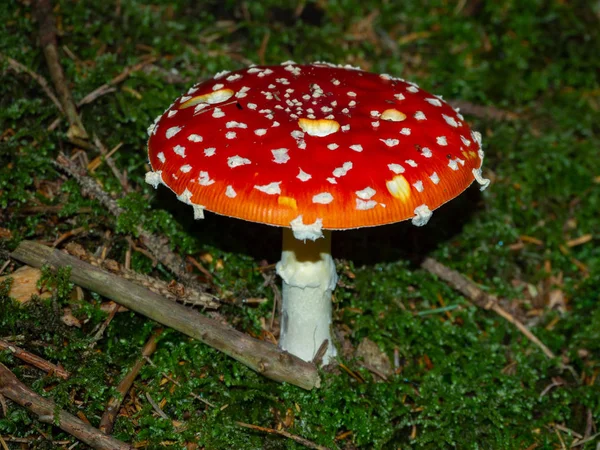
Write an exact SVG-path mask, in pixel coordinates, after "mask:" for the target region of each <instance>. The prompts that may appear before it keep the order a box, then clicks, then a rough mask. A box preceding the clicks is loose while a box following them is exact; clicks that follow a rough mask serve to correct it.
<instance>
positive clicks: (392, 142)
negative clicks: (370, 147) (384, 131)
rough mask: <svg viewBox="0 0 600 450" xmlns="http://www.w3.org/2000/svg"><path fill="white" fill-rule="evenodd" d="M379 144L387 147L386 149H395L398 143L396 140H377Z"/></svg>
mask: <svg viewBox="0 0 600 450" xmlns="http://www.w3.org/2000/svg"><path fill="white" fill-rule="evenodd" d="M379 140H380V141H381V142H383V143H384V144H385V145H387V146H388V147H395V146H396V145H398V144H399V143H400V141H399V140H398V139H379Z"/></svg>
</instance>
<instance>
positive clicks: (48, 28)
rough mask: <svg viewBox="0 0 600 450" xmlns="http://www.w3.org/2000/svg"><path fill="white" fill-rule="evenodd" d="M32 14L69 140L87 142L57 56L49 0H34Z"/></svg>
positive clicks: (54, 21) (53, 19) (53, 18)
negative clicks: (67, 124) (66, 123)
mask: <svg viewBox="0 0 600 450" xmlns="http://www.w3.org/2000/svg"><path fill="white" fill-rule="evenodd" d="M33 14H34V16H35V18H36V20H37V23H38V26H39V35H40V45H41V47H42V50H43V52H44V56H45V57H46V63H47V64H48V69H49V70H50V76H51V77H52V81H53V83H54V88H55V89H56V92H57V93H58V98H59V99H60V103H61V105H62V108H63V111H64V113H65V115H66V116H67V120H68V121H69V131H68V132H67V135H68V136H69V138H78V139H83V140H87V139H88V134H87V132H86V131H85V128H84V126H83V123H82V122H81V118H80V117H79V114H78V113H77V107H76V106H75V102H74V101H73V97H72V95H71V91H70V90H69V87H68V85H67V79H66V78H65V74H64V72H63V69H62V66H61V65H60V57H59V55H58V46H57V40H56V19H55V17H54V12H53V11H52V2H51V0H35V2H34V4H33Z"/></svg>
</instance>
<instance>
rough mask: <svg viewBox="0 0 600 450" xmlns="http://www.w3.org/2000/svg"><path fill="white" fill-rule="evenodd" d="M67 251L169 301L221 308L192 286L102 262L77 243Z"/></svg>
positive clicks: (209, 296)
mask: <svg viewBox="0 0 600 450" xmlns="http://www.w3.org/2000/svg"><path fill="white" fill-rule="evenodd" d="M65 250H66V251H67V252H68V253H69V254H70V255H73V256H75V257H77V258H79V259H81V260H82V261H85V262H88V263H90V264H91V265H92V266H95V267H101V268H103V269H106V270H108V271H109V272H111V273H114V274H115V275H118V276H120V277H122V278H124V279H126V280H129V281H131V282H133V283H136V284H138V285H140V286H143V287H145V288H146V289H148V290H150V291H152V292H154V293H155V294H158V295H161V296H163V297H166V298H168V299H169V300H172V301H175V302H179V303H183V304H184V305H193V306H200V307H202V308H206V309H218V308H219V307H220V306H221V304H220V301H219V299H218V298H217V297H215V296H214V295H211V294H208V293H206V292H202V291H199V290H197V289H195V288H194V287H192V286H183V285H182V284H180V283H176V282H175V281H173V282H171V283H168V284H167V283H166V282H164V281H162V280H159V279H157V278H154V277H151V276H148V275H144V274H141V273H138V272H135V271H133V270H129V269H127V268H126V267H124V266H123V265H121V264H119V263H118V262H117V261H115V260H113V259H105V260H102V259H100V258H96V257H95V256H94V255H92V254H91V253H89V252H88V251H86V250H85V249H84V248H83V247H82V246H81V245H79V244H77V243H75V242H70V243H69V244H67V245H66V246H65Z"/></svg>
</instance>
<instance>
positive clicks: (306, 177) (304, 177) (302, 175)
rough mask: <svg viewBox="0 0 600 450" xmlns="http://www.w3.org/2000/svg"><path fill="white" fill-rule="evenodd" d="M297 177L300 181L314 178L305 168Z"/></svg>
mask: <svg viewBox="0 0 600 450" xmlns="http://www.w3.org/2000/svg"><path fill="white" fill-rule="evenodd" d="M296 178H298V179H299V180H300V181H308V180H310V179H311V178H312V175H309V174H308V173H306V172H305V171H304V170H302V169H300V172H298V175H296Z"/></svg>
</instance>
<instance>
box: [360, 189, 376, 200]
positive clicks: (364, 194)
mask: <svg viewBox="0 0 600 450" xmlns="http://www.w3.org/2000/svg"><path fill="white" fill-rule="evenodd" d="M355 194H356V196H357V197H359V198H362V199H363V200H369V199H370V198H371V197H373V196H374V195H375V194H376V191H375V189H373V188H372V187H369V186H367V187H366V188H364V189H361V190H360V191H356V192H355Z"/></svg>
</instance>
